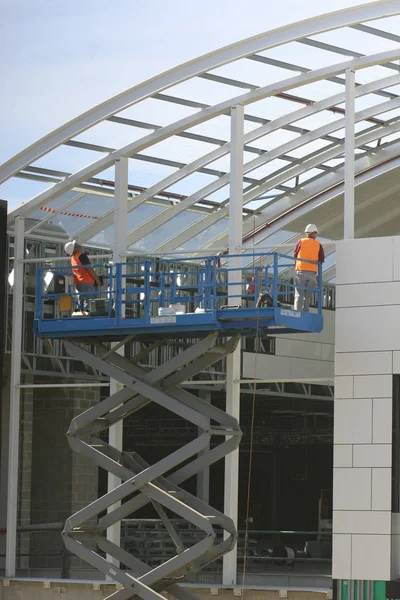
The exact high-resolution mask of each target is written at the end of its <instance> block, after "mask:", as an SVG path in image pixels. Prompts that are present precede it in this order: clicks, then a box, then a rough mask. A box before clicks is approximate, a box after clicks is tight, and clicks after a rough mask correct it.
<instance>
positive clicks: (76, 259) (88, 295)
mask: <svg viewBox="0 0 400 600" xmlns="http://www.w3.org/2000/svg"><path fill="white" fill-rule="evenodd" d="M64 250H65V252H66V253H67V254H68V255H69V256H70V257H71V266H72V272H73V274H74V284H75V287H76V291H77V292H78V293H79V294H80V295H79V296H78V303H79V310H80V311H81V312H82V314H85V313H88V312H89V300H91V299H92V298H96V288H95V285H97V286H99V287H100V279H99V277H98V275H97V273H96V271H95V270H94V269H93V267H91V266H90V260H89V257H88V255H87V254H85V253H83V252H82V246H80V245H79V244H78V243H77V242H76V240H72V242H67V243H66V244H65V246H64ZM78 267H80V268H78Z"/></svg>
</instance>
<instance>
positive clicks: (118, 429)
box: [107, 156, 129, 566]
mask: <svg viewBox="0 0 400 600" xmlns="http://www.w3.org/2000/svg"><path fill="white" fill-rule="evenodd" d="M128 160H129V159H128V158H127V157H126V156H122V157H121V158H119V159H117V160H116V161H115V192H114V200H115V208H114V245H113V259H114V265H115V264H117V263H121V262H125V260H126V233H127V222H126V221H127V214H128ZM124 273H125V270H122V272H121V274H122V277H121V287H122V288H125V287H126V280H125V278H124V277H123V275H124ZM115 287H117V280H116V282H115ZM121 300H122V301H123V300H125V295H124V294H122V297H121ZM124 312H125V304H123V303H121V313H122V314H121V315H120V317H123V316H124ZM123 350H124V347H122V348H121V349H120V353H121V354H122V353H123ZM119 389H120V385H119V384H118V383H117V381H115V380H114V379H111V380H110V395H112V394H115V393H116V392H117V391H118V390H119ZM122 441H123V419H121V420H120V421H118V422H117V423H115V425H111V427H110V428H109V433H108V442H109V444H111V446H114V448H117V450H122ZM120 483H121V480H120V479H119V478H118V477H116V476H115V475H113V474H112V473H108V491H109V492H111V491H112V490H113V489H115V488H116V487H118V486H119V485H120ZM120 504H121V503H120V502H118V503H117V504H114V505H113V506H110V508H109V509H108V512H112V511H113V510H114V509H115V508H117V507H118V506H119V505H120ZM107 539H108V540H109V541H110V542H113V543H114V544H116V545H117V546H119V545H120V541H121V523H120V522H117V523H115V524H114V525H112V526H111V527H109V528H108V529H107ZM107 560H109V561H110V562H112V563H113V564H114V565H116V566H119V562H118V561H117V560H116V559H115V558H114V557H112V556H110V555H107Z"/></svg>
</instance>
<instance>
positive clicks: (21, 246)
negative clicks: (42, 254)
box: [6, 217, 25, 577]
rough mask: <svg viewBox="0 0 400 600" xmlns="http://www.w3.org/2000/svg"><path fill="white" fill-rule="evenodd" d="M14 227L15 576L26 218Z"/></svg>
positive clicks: (9, 559)
mask: <svg viewBox="0 0 400 600" xmlns="http://www.w3.org/2000/svg"><path fill="white" fill-rule="evenodd" d="M14 227H15V229H14V285H13V299H12V337H11V382H10V428H9V449H8V479H7V538H6V577H15V575H16V550H17V516H18V470H19V469H18V467H19V429H20V399H21V391H20V387H19V385H20V384H21V354H22V331H23V302H24V300H23V297H24V296H23V294H24V263H23V260H24V251H25V239H24V231H25V229H24V228H25V219H24V218H23V217H16V219H15V226H14Z"/></svg>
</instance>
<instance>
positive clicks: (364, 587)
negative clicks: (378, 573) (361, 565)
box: [363, 581, 368, 598]
mask: <svg viewBox="0 0 400 600" xmlns="http://www.w3.org/2000/svg"><path fill="white" fill-rule="evenodd" d="M363 594H364V596H363V597H364V598H368V581H364V582H363Z"/></svg>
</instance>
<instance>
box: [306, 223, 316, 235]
mask: <svg viewBox="0 0 400 600" xmlns="http://www.w3.org/2000/svg"><path fill="white" fill-rule="evenodd" d="M304 232H305V233H318V227H317V226H316V225H314V223H309V224H308V225H307V227H306V228H305V230H304Z"/></svg>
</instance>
